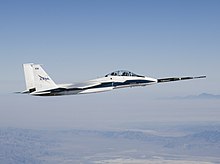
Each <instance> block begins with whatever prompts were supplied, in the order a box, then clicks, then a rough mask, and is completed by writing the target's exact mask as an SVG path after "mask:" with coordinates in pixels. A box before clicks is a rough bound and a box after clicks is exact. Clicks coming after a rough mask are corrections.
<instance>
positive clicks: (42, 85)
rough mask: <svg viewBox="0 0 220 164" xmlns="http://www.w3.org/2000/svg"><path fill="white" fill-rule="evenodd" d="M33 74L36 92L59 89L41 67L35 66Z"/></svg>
mask: <svg viewBox="0 0 220 164" xmlns="http://www.w3.org/2000/svg"><path fill="white" fill-rule="evenodd" d="M33 73H34V84H35V87H36V91H46V90H50V89H54V88H57V85H56V84H55V83H54V81H53V80H52V79H51V78H50V77H49V76H48V74H47V73H46V72H45V71H44V70H43V68H42V67H41V65H39V64H34V65H33Z"/></svg>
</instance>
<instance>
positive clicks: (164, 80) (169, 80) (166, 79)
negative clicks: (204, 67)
mask: <svg viewBox="0 0 220 164" xmlns="http://www.w3.org/2000/svg"><path fill="white" fill-rule="evenodd" d="M200 78H206V76H197V77H169V78H162V79H157V82H158V83H165V82H172V81H179V80H191V79H200Z"/></svg>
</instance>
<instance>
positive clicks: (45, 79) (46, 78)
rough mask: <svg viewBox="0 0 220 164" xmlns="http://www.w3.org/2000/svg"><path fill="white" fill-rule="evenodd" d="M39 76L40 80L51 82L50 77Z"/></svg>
mask: <svg viewBox="0 0 220 164" xmlns="http://www.w3.org/2000/svg"><path fill="white" fill-rule="evenodd" d="M38 76H39V78H40V80H44V81H47V80H50V79H49V78H48V77H43V76H40V75H38Z"/></svg>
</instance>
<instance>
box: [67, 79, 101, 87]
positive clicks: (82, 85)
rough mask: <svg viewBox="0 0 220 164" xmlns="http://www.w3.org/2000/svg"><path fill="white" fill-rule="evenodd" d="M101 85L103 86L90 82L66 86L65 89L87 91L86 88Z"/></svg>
mask: <svg viewBox="0 0 220 164" xmlns="http://www.w3.org/2000/svg"><path fill="white" fill-rule="evenodd" d="M100 84H101V83H100V82H93V81H88V82H83V83H75V84H72V85H69V86H66V87H65V88H66V89H70V88H77V89H85V88H89V87H94V86H97V85H100Z"/></svg>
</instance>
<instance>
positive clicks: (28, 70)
mask: <svg viewBox="0 0 220 164" xmlns="http://www.w3.org/2000/svg"><path fill="white" fill-rule="evenodd" d="M23 69H24V77H25V83H26V90H25V91H23V93H30V92H33V91H35V85H34V73H33V63H27V64H23Z"/></svg>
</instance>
